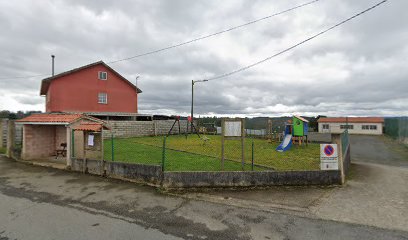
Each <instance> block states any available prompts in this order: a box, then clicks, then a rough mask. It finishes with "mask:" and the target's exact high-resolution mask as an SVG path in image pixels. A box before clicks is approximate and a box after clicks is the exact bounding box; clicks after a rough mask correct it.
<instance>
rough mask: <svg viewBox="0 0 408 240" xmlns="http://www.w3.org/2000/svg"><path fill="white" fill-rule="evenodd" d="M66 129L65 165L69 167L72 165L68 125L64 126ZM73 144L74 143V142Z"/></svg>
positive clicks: (70, 131) (70, 135) (70, 136)
mask: <svg viewBox="0 0 408 240" xmlns="http://www.w3.org/2000/svg"><path fill="white" fill-rule="evenodd" d="M66 131H67V141H66V142H67V166H68V167H71V165H72V159H71V156H72V154H71V153H72V130H71V128H70V127H68V126H67V127H66ZM74 144H75V143H74Z"/></svg>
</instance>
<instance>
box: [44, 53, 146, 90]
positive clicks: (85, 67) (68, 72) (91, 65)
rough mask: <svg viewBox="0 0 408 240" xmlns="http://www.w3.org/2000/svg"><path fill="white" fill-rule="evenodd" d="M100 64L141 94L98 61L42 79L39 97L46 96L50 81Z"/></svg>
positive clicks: (127, 81) (120, 76)
mask: <svg viewBox="0 0 408 240" xmlns="http://www.w3.org/2000/svg"><path fill="white" fill-rule="evenodd" d="M100 64H101V65H103V66H105V67H106V68H108V69H109V70H111V71H112V72H113V73H114V74H116V75H117V76H118V77H119V78H121V79H122V80H123V81H125V82H126V83H128V84H129V85H130V86H131V87H133V88H134V89H135V90H136V91H137V93H141V92H142V90H140V89H139V88H138V87H136V86H135V85H133V83H131V82H130V81H129V80H127V79H126V78H125V77H123V76H122V75H120V74H119V73H118V72H116V71H115V70H114V69H113V68H111V67H109V65H108V64H106V63H104V62H103V61H98V62H94V63H91V64H88V65H85V66H82V67H79V68H74V69H72V70H69V71H66V72H62V73H59V74H57V75H54V76H52V77H48V78H44V79H43V80H42V81H41V89H40V95H41V96H43V95H46V94H47V91H48V88H49V86H50V83H51V81H52V80H54V79H57V78H60V77H63V76H66V75H69V74H71V73H75V72H78V71H81V70H83V69H87V68H90V67H93V66H96V65H100Z"/></svg>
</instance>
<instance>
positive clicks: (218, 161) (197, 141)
mask: <svg viewBox="0 0 408 240" xmlns="http://www.w3.org/2000/svg"><path fill="white" fill-rule="evenodd" d="M221 138H222V137H221V136H220V135H200V136H198V135H194V134H189V135H188V136H169V137H167V138H166V141H165V143H166V145H165V147H164V149H165V161H164V162H165V166H164V169H165V170H166V171H267V170H274V171H287V170H318V169H320V165H319V164H320V145H319V144H311V143H303V144H302V145H297V144H293V146H292V147H291V149H290V150H287V151H283V152H279V151H277V150H276V148H277V147H278V146H279V145H280V144H281V143H280V142H278V141H273V140H272V141H271V140H270V139H260V138H254V137H246V138H245V139H244V141H243V142H242V141H241V140H225V142H224V162H222V155H221V152H222V143H221Z"/></svg>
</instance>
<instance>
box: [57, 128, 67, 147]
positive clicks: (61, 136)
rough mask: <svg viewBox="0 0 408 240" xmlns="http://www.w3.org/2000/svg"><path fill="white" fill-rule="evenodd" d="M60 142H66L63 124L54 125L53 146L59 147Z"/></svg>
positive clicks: (65, 131)
mask: <svg viewBox="0 0 408 240" xmlns="http://www.w3.org/2000/svg"><path fill="white" fill-rule="evenodd" d="M61 143H67V128H66V127H65V126H55V148H56V149H59V148H61Z"/></svg>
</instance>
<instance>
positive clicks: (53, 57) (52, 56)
mask: <svg viewBox="0 0 408 240" xmlns="http://www.w3.org/2000/svg"><path fill="white" fill-rule="evenodd" d="M51 58H52V76H54V59H55V56H54V55H51Z"/></svg>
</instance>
